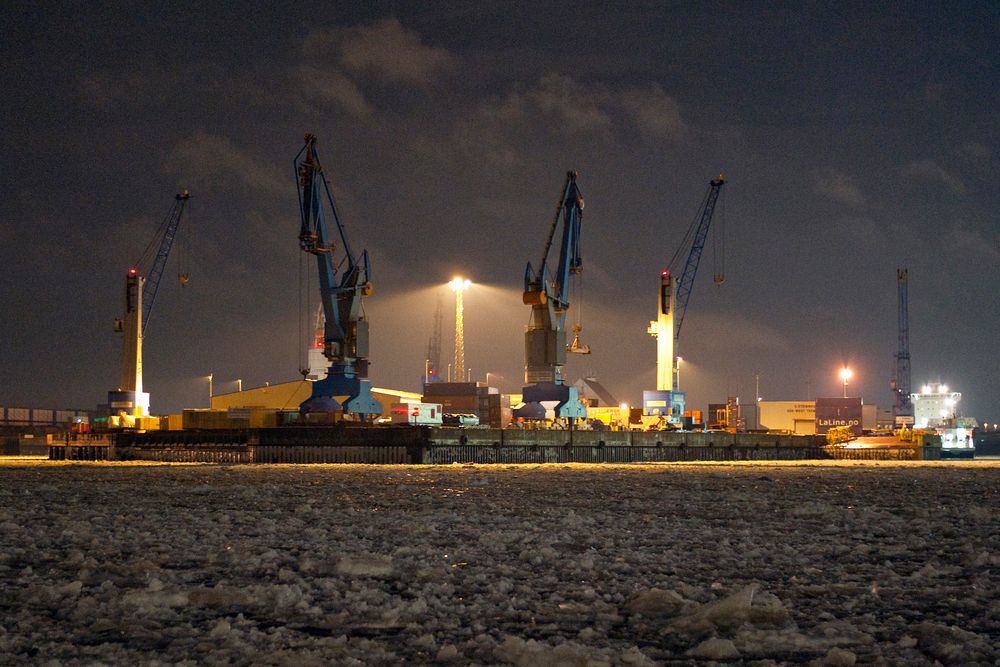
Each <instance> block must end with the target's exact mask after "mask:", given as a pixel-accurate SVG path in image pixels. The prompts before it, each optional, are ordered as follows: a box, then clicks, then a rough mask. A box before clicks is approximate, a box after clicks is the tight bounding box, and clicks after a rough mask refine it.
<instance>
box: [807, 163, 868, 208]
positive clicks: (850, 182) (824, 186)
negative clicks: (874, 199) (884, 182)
mask: <svg viewBox="0 0 1000 667" xmlns="http://www.w3.org/2000/svg"><path fill="white" fill-rule="evenodd" d="M813 190H814V191H815V192H817V193H819V194H821V195H824V196H827V197H829V198H831V199H833V200H834V201H838V202H840V203H842V204H847V205H849V206H863V205H864V204H865V202H866V200H865V196H864V194H863V193H862V192H861V189H860V188H859V187H858V186H857V185H856V184H855V182H854V179H853V178H851V177H850V176H849V175H847V174H845V173H843V172H841V171H838V170H837V169H834V168H832V167H828V168H826V169H824V170H822V172H821V174H820V176H819V178H817V179H816V182H815V184H814V185H813Z"/></svg>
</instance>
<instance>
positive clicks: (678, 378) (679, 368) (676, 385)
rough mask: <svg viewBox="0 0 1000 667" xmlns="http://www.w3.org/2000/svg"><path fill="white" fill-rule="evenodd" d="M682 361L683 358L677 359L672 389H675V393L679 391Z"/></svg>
mask: <svg viewBox="0 0 1000 667" xmlns="http://www.w3.org/2000/svg"><path fill="white" fill-rule="evenodd" d="M683 361H684V357H681V356H678V357H677V366H676V368H677V371H676V373H677V376H676V377H675V379H674V389H676V390H677V391H680V390H681V362H683Z"/></svg>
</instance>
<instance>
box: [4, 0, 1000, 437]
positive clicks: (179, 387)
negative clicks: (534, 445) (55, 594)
mask: <svg viewBox="0 0 1000 667" xmlns="http://www.w3.org/2000/svg"><path fill="white" fill-rule="evenodd" d="M39 4H44V6H45V8H44V9H37V8H35V7H34V6H33V5H32V4H26V3H16V2H15V3H6V4H5V6H4V9H3V10H0V12H2V16H3V33H4V38H3V40H2V41H0V54H2V62H3V65H2V69H0V77H2V79H0V81H2V90H3V94H2V95H0V109H2V114H3V116H2V117H3V120H4V122H3V133H4V137H3V150H2V152H0V159H2V163H0V170H2V174H3V179H2V186H0V187H2V192H3V196H2V198H0V212H2V215H0V224H2V226H0V271H2V275H3V279H2V281H0V308H2V312H3V322H4V335H3V342H2V344H0V369H2V371H0V372H2V382H0V405H6V406H11V405H16V406H37V407H56V408H68V407H74V408H92V407H94V406H95V405H96V404H98V403H102V402H104V401H105V400H106V394H107V391H108V390H109V389H113V388H114V387H115V386H116V385H117V382H118V373H119V370H118V367H119V357H120V352H121V344H120V338H119V337H118V335H117V334H115V333H114V332H113V331H112V321H113V319H114V318H116V317H120V316H121V310H122V291H123V283H124V277H125V272H126V271H127V269H128V268H129V266H130V265H131V264H132V263H133V262H135V261H136V259H138V257H139V255H140V254H141V252H142V250H143V248H144V247H145V246H146V244H147V243H148V242H149V240H150V238H151V237H152V235H153V233H154V231H155V229H156V227H157V224H158V223H159V221H160V220H161V219H162V218H163V217H164V216H165V214H166V213H167V211H168V210H169V209H170V207H171V205H172V203H173V197H174V195H175V193H177V192H178V191H179V190H180V189H183V188H187V189H189V190H190V191H191V194H192V198H191V202H190V205H189V207H188V210H187V212H186V214H185V218H184V220H183V222H182V224H181V233H180V237H179V240H178V244H177V245H176V246H175V247H174V251H173V253H172V257H171V262H170V263H169V264H168V266H167V269H166V272H165V274H164V279H163V282H162V284H161V285H160V292H159V295H158V297H157V303H156V307H155V309H154V311H153V313H152V317H151V319H150V323H149V328H148V329H147V336H146V340H145V384H146V389H147V390H148V391H150V392H151V394H152V407H153V411H154V412H155V413H166V412H168V411H176V410H179V409H180V408H182V407H205V406H206V405H207V402H208V387H207V380H206V379H205V376H207V375H208V374H209V373H213V374H214V377H215V390H216V391H217V392H225V391H233V390H235V387H236V382H235V380H236V378H242V380H243V386H244V388H247V387H253V386H257V385H261V384H263V383H264V382H266V381H267V382H272V383H275V382H281V381H288V380H293V379H297V378H298V377H299V375H298V368H299V366H300V364H301V363H302V361H301V356H302V349H303V348H304V346H305V345H306V338H307V331H308V330H309V329H311V319H312V315H311V314H309V315H308V317H307V319H308V320H310V323H309V324H308V326H306V327H305V329H306V330H307V331H304V332H302V333H301V335H300V324H299V322H300V320H301V319H302V316H301V315H300V305H299V303H300V282H301V281H300V264H302V262H303V261H304V260H305V259H306V258H305V257H304V256H302V255H303V253H301V252H300V251H299V248H298V241H297V235H298V226H299V219H298V205H297V198H296V185H295V178H294V173H293V169H292V161H293V158H294V156H295V154H296V153H297V152H298V151H299V149H300V148H301V146H302V137H303V134H304V133H305V132H312V133H314V134H316V135H317V136H318V138H319V143H318V149H319V151H320V155H321V158H322V159H323V163H324V166H325V168H326V172H327V176H328V178H329V179H330V180H331V182H332V184H333V186H334V189H335V192H336V195H337V198H338V205H339V212H340V215H341V217H342V219H343V220H344V222H345V224H346V225H347V227H348V234H349V237H350V240H351V243H352V245H353V246H354V248H355V249H356V250H360V249H362V248H367V249H368V251H369V253H370V254H371V258H372V262H373V265H374V282H375V294H374V295H373V296H372V297H371V298H369V299H368V300H367V301H366V311H367V314H368V316H369V318H370V320H371V323H372V337H373V342H372V353H371V360H372V367H371V380H372V382H373V383H374V384H375V385H376V386H380V387H393V388H398V389H408V390H418V389H419V381H420V378H421V375H422V373H423V364H424V357H425V353H426V348H427V343H428V338H429V336H430V333H431V328H432V322H433V314H434V308H435V304H436V303H437V299H438V297H439V295H440V298H441V299H443V300H444V306H445V314H446V316H445V319H444V329H445V336H444V338H443V345H442V348H443V354H442V357H443V358H442V365H443V366H445V365H446V364H447V363H448V361H449V360H450V355H451V352H452V350H453V347H452V346H453V335H452V333H453V322H454V320H453V318H454V300H453V295H452V293H451V291H450V290H449V289H448V288H447V287H446V285H445V284H446V282H447V281H448V280H449V279H451V278H452V277H453V276H454V275H455V274H456V273H461V274H462V275H465V276H467V277H469V278H470V279H471V280H472V281H473V282H474V283H475V285H474V286H473V288H472V289H471V290H470V291H469V292H468V293H467V294H466V297H465V304H466V330H465V338H466V353H465V354H466V364H467V366H469V367H471V369H472V374H473V376H474V378H475V379H480V380H482V379H483V378H484V375H485V373H486V372H490V373H491V376H490V377H491V379H493V380H497V379H498V378H499V384H500V386H501V388H502V389H503V390H504V391H507V392H509V391H519V390H520V387H521V385H522V384H523V383H522V380H523V376H522V375H523V363H524V353H523V328H524V325H525V324H527V322H528V315H529V311H530V309H529V307H527V306H524V305H522V303H521V295H520V293H521V290H522V286H523V276H524V266H525V263H526V262H527V261H528V260H531V261H532V262H533V263H534V264H537V262H538V260H539V258H540V256H541V252H542V247H543V244H544V241H545V236H546V234H547V231H548V226H549V224H550V221H551V219H552V214H553V211H554V210H555V206H556V203H557V200H558V197H559V193H560V188H561V186H562V184H563V180H564V177H565V172H566V171H567V170H568V169H574V170H577V171H578V172H579V179H578V183H579V186H580V189H581V191H582V192H583V195H584V197H585V199H586V209H585V212H584V218H583V233H582V248H583V251H582V253H583V263H584V273H583V282H582V288H581V291H580V296H579V297H578V298H575V299H574V300H573V302H572V308H571V310H570V314H569V319H570V321H571V322H572V321H575V320H576V317H577V313H578V312H579V313H581V324H582V325H583V336H582V338H583V342H584V343H586V344H588V345H590V346H591V348H592V349H593V354H592V355H590V356H589V357H573V358H572V359H571V360H570V363H569V365H568V368H567V375H568V377H569V379H570V380H575V379H576V378H578V377H580V376H581V375H584V374H594V375H596V376H597V377H598V379H599V380H601V381H602V382H603V383H604V384H605V385H606V386H607V387H608V389H609V390H610V391H611V392H612V393H613V394H615V395H616V396H617V397H618V398H619V400H622V401H628V402H631V403H639V402H640V400H641V392H642V390H643V389H652V388H655V387H654V385H655V341H654V340H653V339H652V338H651V337H650V336H649V335H648V334H647V333H646V327H647V326H648V323H649V320H650V319H652V318H654V317H655V307H656V291H657V285H658V277H659V272H660V270H661V269H662V268H664V266H665V265H666V263H667V262H668V261H669V260H670V258H671V257H672V256H673V255H674V253H675V251H676V250H677V248H678V246H679V245H680V243H681V239H682V237H683V236H684V233H685V232H686V230H687V228H688V226H689V225H690V223H691V221H692V219H694V217H695V216H696V215H697V214H698V209H699V205H700V203H701V200H702V197H703V195H704V193H705V190H706V188H707V185H708V182H709V181H710V180H711V179H712V178H714V177H715V176H717V175H718V174H719V173H720V172H724V173H725V175H726V179H727V185H726V186H725V187H724V189H723V198H722V200H721V202H720V206H719V208H718V209H717V211H716V217H715V220H714V221H713V227H716V226H717V227H718V228H719V229H720V230H722V229H724V231H725V246H726V247H725V264H724V272H725V276H726V281H725V283H724V284H723V285H722V286H719V287H717V286H716V285H714V284H713V281H712V275H713V272H714V271H715V270H717V268H719V267H713V255H712V253H711V252H710V251H706V253H705V255H704V257H703V259H702V263H701V268H700V271H699V274H698V279H697V283H696V285H695V288H694V292H693V294H692V297H691V302H690V306H689V308H688V311H687V317H686V319H685V321H684V327H683V331H682V336H681V341H680V349H679V353H680V354H681V355H683V356H684V358H685V364H684V365H683V368H682V371H681V385H682V388H683V389H685V390H687V391H688V399H689V406H690V407H693V408H700V409H705V407H706V405H707V404H708V403H709V402H722V401H724V400H725V398H726V396H727V395H729V396H734V395H738V396H740V398H741V401H742V402H752V401H753V395H754V385H755V379H756V378H757V377H759V383H760V395H761V396H762V397H764V398H765V399H774V400H792V399H806V398H815V397H816V396H837V395H840V393H841V391H842V387H841V384H840V380H839V377H838V370H839V368H840V367H841V365H842V364H845V363H846V364H847V365H849V366H850V367H851V368H852V369H853V370H854V372H855V377H854V378H853V379H852V380H851V383H850V385H849V392H850V393H851V394H852V395H859V394H860V395H861V396H862V397H863V398H864V400H865V402H866V403H876V404H878V405H879V406H884V407H888V406H891V404H892V400H893V399H892V394H891V392H890V391H889V387H888V382H889V379H890V377H891V376H892V373H893V369H894V364H895V362H894V354H895V352H896V347H897V331H896V294H897V292H896V289H897V285H896V269H897V267H906V268H908V270H909V276H910V281H909V297H910V352H911V356H912V369H913V372H912V383H913V387H914V388H915V389H916V388H919V387H920V386H921V385H922V384H923V383H925V382H927V381H938V380H940V381H941V382H945V383H947V384H948V386H949V387H951V388H953V389H954V390H956V391H960V392H962V394H963V400H962V403H961V406H960V408H961V413H962V414H964V415H966V416H972V417H976V418H977V419H978V420H979V421H980V422H982V421H985V420H990V421H996V420H998V419H1000V389H998V387H1000V354H998V345H997V335H998V331H1000V299H998V294H1000V221H998V214H997V211H998V210H1000V196H998V194H997V193H998V182H1000V178H998V177H1000V173H998V171H1000V159H998V155H1000V122H998V115H997V109H998V108H1000V86H998V83H997V82H998V81H1000V5H998V4H997V3H995V2H989V1H985V2H973V1H969V2H959V3H926V2H923V3H867V2H866V3H852V2H847V3H842V2H837V3H833V2H830V3H809V2H806V3H798V2H796V3H770V2H769V3H764V2H759V3H758V2H745V3H743V2H741V3H728V4H726V3H721V4H718V3H705V2H689V3H660V2H657V3H645V2H630V3H622V4H621V5H617V3H588V2H583V3H557V2H546V3H535V2H531V3H481V2H420V3H396V2H379V3H347V2H324V3H309V2H302V3H281V5H282V6H281V7H280V8H270V7H267V8H263V7H262V8H255V4H254V3H249V4H244V3H238V4H237V3H233V4H231V5H223V4H222V3H200V4H190V5H182V4H178V3H169V4H170V7H171V8H170V9H157V8H150V7H149V6H146V7H145V8H143V7H141V6H139V7H131V6H125V5H123V6H122V7H121V8H120V9H119V8H101V7H99V6H97V5H96V4H95V5H91V4H89V3H82V4H80V3H72V4H64V5H61V6H60V5H58V4H57V3H39ZM162 4H163V5H166V4H167V3H162ZM876 5H879V6H876ZM723 223H724V224H723ZM182 260H183V261H184V263H182V264H178V262H181V261H182ZM184 266H188V267H189V268H188V270H189V271H190V276H191V280H190V284H189V285H188V286H187V287H185V288H183V289H182V288H181V287H180V285H179V282H178V280H177V273H178V270H179V268H178V267H184ZM304 270H305V272H306V275H307V277H308V281H309V282H308V287H309V288H310V289H311V292H310V293H309V294H308V295H302V297H301V299H302V301H304V302H305V301H308V302H309V303H311V306H312V309H314V308H315V305H316V303H317V297H316V294H313V293H312V292H315V291H316V277H315V275H314V273H315V269H314V265H313V263H312V262H307V263H306V264H305V265H304ZM307 296H308V299H307V298H306V297H307ZM308 305H309V304H308V303H307V304H306V306H308ZM493 374H495V376H494V375H493Z"/></svg>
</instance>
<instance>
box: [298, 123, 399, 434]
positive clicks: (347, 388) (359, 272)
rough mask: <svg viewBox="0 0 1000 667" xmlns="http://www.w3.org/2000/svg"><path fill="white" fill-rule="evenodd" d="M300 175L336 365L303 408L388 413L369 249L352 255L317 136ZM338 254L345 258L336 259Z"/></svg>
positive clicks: (304, 239)
mask: <svg viewBox="0 0 1000 667" xmlns="http://www.w3.org/2000/svg"><path fill="white" fill-rule="evenodd" d="M295 174H296V179H297V182H298V194H299V212H300V214H301V221H302V225H301V227H300V229H299V247H300V248H301V250H302V251H303V252H306V253H308V254H311V255H313V256H314V257H315V258H316V267H317V269H318V271H319V292H320V301H321V303H322V306H323V315H324V324H323V355H324V356H325V357H326V358H327V360H329V362H330V367H329V369H328V370H327V375H326V377H325V378H323V379H321V380H317V381H315V382H313V384H312V395H311V396H310V398H308V399H307V400H305V401H303V402H302V404H301V405H300V406H299V410H300V411H301V412H303V413H309V412H333V411H337V410H343V412H344V414H352V415H358V417H359V418H360V419H361V420H362V421H364V420H365V419H366V418H367V416H369V415H378V414H381V413H382V404H381V403H379V402H378V401H377V400H376V399H375V397H374V396H373V395H372V391H371V383H370V382H369V381H368V363H369V361H368V340H369V339H368V335H369V327H368V320H367V319H366V318H365V315H364V311H363V304H362V298H363V297H366V296H369V295H371V293H372V283H371V265H370V262H369V259H368V251H367V250H363V251H361V253H360V254H359V255H355V254H354V253H353V252H352V251H351V246H350V244H349V243H348V240H347V233H346V230H345V228H344V225H343V223H342V222H341V220H340V215H339V214H338V213H337V205H336V202H335V200H334V197H333V191H332V190H331V189H330V184H329V182H327V180H326V175H325V174H324V173H323V166H322V164H321V163H320V160H319V155H318V154H317V152H316V137H315V136H313V135H312V134H306V135H305V145H304V146H303V147H302V149H301V150H300V151H299V152H298V154H297V155H296V156H295ZM324 202H325V204H324ZM326 208H329V211H330V214H331V215H332V217H333V223H334V225H335V229H336V238H334V237H332V236H331V234H330V232H329V230H328V228H327V223H326V213H325V210H326ZM338 240H339V248H338V243H337V242H338ZM338 250H339V254H341V255H342V257H341V258H340V259H339V260H337V261H335V260H334V253H335V251H338ZM338 272H339V275H338Z"/></svg>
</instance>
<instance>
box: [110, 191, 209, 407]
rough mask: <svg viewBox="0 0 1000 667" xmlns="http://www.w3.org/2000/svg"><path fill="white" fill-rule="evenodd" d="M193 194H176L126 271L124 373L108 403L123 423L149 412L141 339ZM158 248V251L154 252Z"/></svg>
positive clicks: (118, 326) (120, 322)
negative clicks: (134, 260) (143, 247)
mask: <svg viewBox="0 0 1000 667" xmlns="http://www.w3.org/2000/svg"><path fill="white" fill-rule="evenodd" d="M190 197H191V195H190V193H188V191H187V190H184V191H182V192H180V193H178V194H177V195H176V196H175V197H174V204H173V206H172V207H171V209H170V212H169V213H168V214H167V216H166V218H164V219H163V221H162V222H161V223H160V226H159V228H158V229H157V232H156V234H154V235H153V238H152V240H151V241H150V242H149V244H148V245H147V246H146V249H145V250H144V251H143V253H142V256H141V257H140V258H139V261H138V262H136V263H135V264H133V265H132V266H131V267H130V268H129V270H128V272H127V273H126V274H125V311H124V313H123V315H122V317H121V318H120V319H116V320H115V331H117V332H119V333H121V334H122V359H121V375H120V381H119V384H118V388H117V389H113V390H111V391H109V392H108V407H109V408H110V409H111V411H112V412H113V413H116V414H117V415H118V416H119V417H124V420H123V422H125V423H123V424H122V425H123V426H130V425H133V424H134V418H135V417H145V416H147V415H149V393H148V392H145V391H143V384H142V342H143V337H144V336H145V333H146V327H147V325H148V324H149V317H150V314H151V313H152V311H153V304H154V302H155V301H156V294H157V291H158V290H159V288H160V279H161V278H162V277H163V270H164V268H165V267H166V265H167V258H168V257H169V256H170V249H171V248H172V247H173V245H174V238H175V237H176V236H177V229H178V227H179V226H180V223H181V216H182V215H183V213H184V207H185V206H186V205H187V202H188V199H190ZM153 248H156V254H155V255H154V254H153ZM178 278H179V279H180V283H181V285H186V284H187V282H188V274H187V273H186V272H182V273H180V274H179V275H178Z"/></svg>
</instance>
